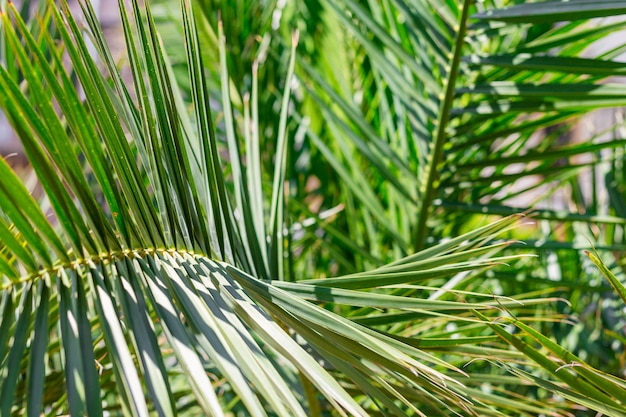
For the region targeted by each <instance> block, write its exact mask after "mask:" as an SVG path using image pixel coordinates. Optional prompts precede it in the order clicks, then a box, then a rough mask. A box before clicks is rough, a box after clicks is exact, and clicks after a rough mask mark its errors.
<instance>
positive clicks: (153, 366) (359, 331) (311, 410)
mask: <svg viewBox="0 0 626 417" xmlns="http://www.w3.org/2000/svg"><path fill="white" fill-rule="evenodd" d="M48 6H49V7H48V8H47V9H46V13H49V16H50V18H51V20H52V21H53V22H54V27H55V30H57V31H58V34H59V37H60V39H61V40H62V42H60V43H59V42H56V41H55V40H54V39H53V38H52V37H51V35H50V33H49V32H47V31H32V30H30V29H29V27H28V25H27V24H26V23H25V22H24V21H23V20H22V18H21V16H20V14H19V13H18V12H17V11H16V9H15V8H14V7H13V6H11V5H10V6H8V10H7V11H6V12H5V13H3V14H2V30H3V36H4V38H5V40H6V45H7V47H8V48H10V50H11V51H12V53H13V54H14V56H15V59H16V65H17V67H18V68H19V70H20V75H21V76H23V78H24V82H21V81H18V79H17V78H16V74H14V73H11V72H9V71H7V69H5V68H4V67H0V90H1V91H2V93H0V106H1V107H2V109H3V110H4V111H5V113H6V115H7V117H8V118H9V120H10V121H11V123H12V125H13V127H14V129H15V130H16V132H17V133H18V135H19V136H20V139H21V140H22V143H23V145H24V149H25V152H26V153H27V156H28V158H29V159H30V161H31V163H32V165H33V169H34V170H35V172H36V174H37V176H38V178H39V183H40V184H41V187H42V188H43V191H44V192H45V198H47V199H49V201H50V206H51V211H50V212H44V211H43V210H42V204H41V202H40V201H38V200H37V198H35V197H34V196H33V195H32V194H31V192H30V190H29V189H28V188H27V187H26V185H25V184H24V183H23V182H22V181H20V179H19V178H18V176H17V174H16V173H15V172H13V171H12V170H11V168H10V167H9V165H8V163H7V161H6V160H4V159H2V160H0V177H1V178H2V180H1V181H0V212H1V216H0V237H1V238H2V250H1V251H0V272H1V273H2V282H1V284H0V289H1V294H2V295H1V298H0V311H2V320H1V322H0V376H1V378H0V381H1V382H0V399H1V401H0V414H1V415H11V414H17V415H21V414H24V413H25V414H28V415H31V416H35V415H41V414H42V413H44V414H50V415H58V414H67V413H69V414H70V415H76V416H78V415H93V416H99V415H104V414H107V415H133V416H145V415H150V414H154V413H156V414H157V415H162V416H172V415H178V414H191V415H193V414H196V415H197V414H198V413H205V414H207V415H218V416H219V415H226V414H228V413H230V412H232V413H233V414H235V413H243V414H245V415H254V416H256V415H268V414H270V415H300V416H304V415H322V414H323V413H331V412H336V413H337V414H343V415H345V414H350V415H363V416H365V415H369V414H376V413H382V414H394V415H407V414H413V415H436V414H442V415H446V414H463V413H475V414H481V415H490V414H497V409H498V408H501V407H502V406H503V404H505V406H506V407H507V408H508V409H510V410H513V411H524V412H532V410H535V409H536V408H537V406H536V405H528V404H523V403H520V404H516V403H515V402H513V401H509V402H508V403H507V402H506V401H504V402H503V401H502V400H498V399H497V398H494V396H491V395H488V393H485V392H482V391H480V390H477V389H473V390H472V389H470V388H467V387H466V386H465V385H464V384H463V383H462V382H460V381H461V379H463V375H465V372H464V371H463V370H461V369H460V367H459V366H460V365H462V364H464V362H466V361H467V357H468V355H469V356H477V355H480V350H481V349H482V348H477V347H476V346H475V344H476V343H482V342H484V343H486V346H485V347H484V349H488V350H489V349H490V351H491V352H492V353H493V354H499V355H504V356H507V355H511V353H510V352H507V350H506V348H503V347H502V346H501V345H498V344H497V343H495V342H496V339H495V338H494V337H492V336H490V335H484V336H482V337H478V338H477V339H476V338H475V336H473V335H474V334H475V329H476V326H479V327H480V328H481V329H483V330H487V329H488V327H489V325H488V324H485V323H483V322H481V321H480V320H477V319H476V318H474V316H473V312H474V311H478V310H480V311H483V313H484V314H488V315H491V314H492V313H498V312H499V311H502V310H503V309H504V310H518V309H520V308H524V307H526V306H533V305H537V304H546V303H550V302H552V301H554V299H550V298H536V297H534V296H532V295H531V294H529V295H528V296H522V297H519V299H515V300H513V299H508V298H501V297H496V296H487V297H486V298H485V296H484V295H483V294H480V293H472V292H469V291H466V292H454V291H451V292H448V291H443V292H444V293H445V294H448V295H450V297H451V298H453V299H446V300H443V299H441V300H440V299H438V298H440V297H441V296H436V297H434V298H433V299H432V300H427V299H422V298H419V297H412V296H411V295H412V294H415V293H416V291H432V290H434V289H436V288H433V287H420V286H419V285H416V284H438V280H439V281H440V280H441V279H447V278H448V277H458V276H459V274H461V275H463V276H466V275H468V274H470V275H471V274H475V273H478V272H480V271H482V270H484V269H486V268H489V267H492V266H494V265H495V264H499V263H502V262H505V261H516V260H518V259H519V257H518V256H501V257H495V254H496V253H497V252H498V251H499V250H501V249H503V248H504V247H506V246H507V245H508V244H509V243H508V242H505V243H502V244H492V243H491V242H493V241H494V239H495V238H496V236H497V235H498V234H499V233H502V232H503V231H506V230H507V229H508V228H509V227H510V226H511V225H512V224H513V223H514V222H515V221H516V218H515V217H512V218H505V219H503V220H501V221H499V222H497V223H494V224H492V225H489V226H485V227H483V228H477V229H476V230H473V231H471V232H470V233H468V234H465V235H462V236H460V237H458V238H455V239H451V240H450V241H448V242H444V243H441V244H440V245H438V246H434V247H432V248H429V249H428V250H426V251H423V252H420V253H418V254H416V255H412V256H409V257H406V258H403V259H400V260H398V261H396V262H395V263H392V264H389V265H387V266H382V267H379V268H378V269H375V270H373V271H370V272H367V273H360V274H352V275H348V276H343V277H337V278H334V279H326V280H308V281H306V280H303V281H301V282H296V283H288V282H285V281H284V280H282V279H281V278H283V276H284V274H283V273H282V272H281V271H282V266H281V265H282V264H283V244H284V240H285V237H284V233H285V229H286V227H285V220H284V215H283V214H282V210H283V207H284V205H285V203H284V200H283V197H282V195H283V190H282V182H283V181H284V178H285V175H286V174H285V173H286V168H285V165H286V162H285V157H284V156H281V155H284V152H285V150H284V149H285V148H286V141H287V137H286V133H285V130H286V127H285V125H286V121H287V117H288V113H287V112H288V105H289V96H290V94H289V88H288V87H286V89H285V91H284V93H283V100H282V106H281V110H280V122H279V124H278V126H279V127H280V132H279V133H278V134H277V140H276V143H277V149H278V151H277V155H278V156H279V157H278V158H277V163H276V169H275V171H274V173H273V179H274V186H273V192H272V194H271V195H270V196H269V197H266V196H265V194H264V193H263V191H262V189H261V188H260V186H259V185H258V182H257V181H255V179H254V175H258V173H259V170H260V168H259V165H260V164H259V161H257V160H256V158H257V157H258V154H259V150H258V148H257V147H258V138H256V139H253V138H254V136H255V135H256V136H258V134H259V132H258V131H253V132H251V134H250V136H249V142H248V145H249V146H247V147H246V148H245V151H241V150H240V149H239V146H240V143H239V141H238V138H237V137H236V131H235V129H234V127H233V124H234V122H233V115H232V110H231V108H230V107H229V103H230V100H229V94H230V92H229V89H228V88H226V86H227V85H228V73H227V69H226V67H227V65H226V62H225V46H224V39H223V36H222V35H221V33H219V31H218V34H219V42H220V45H221V49H220V55H221V58H222V65H221V76H222V81H223V85H224V87H223V90H222V105H223V108H222V111H223V120H224V123H225V129H224V130H225V136H224V138H225V142H226V145H224V144H223V142H221V140H222V138H221V137H218V135H217V134H216V128H215V125H214V120H213V117H212V115H211V111H210V106H211V104H210V100H209V89H208V87H207V85H206V83H205V81H204V76H205V74H204V69H205V67H204V65H203V58H202V56H201V53H200V50H199V41H198V37H197V31H196V28H195V24H196V20H195V19H194V17H193V16H194V12H193V8H192V7H191V5H190V2H188V1H186V0H183V1H182V2H181V10H182V16H183V24H184V32H185V50H186V54H187V59H188V66H189V79H190V85H192V86H193V88H192V93H193V94H192V98H191V99H192V103H193V105H194V108H193V112H192V114H191V115H190V114H189V112H188V109H187V107H186V106H185V104H184V100H183V93H182V92H181V90H180V89H179V88H178V86H177V84H176V83H175V81H174V74H173V69H172V67H171V65H170V63H169V58H168V56H167V55H166V54H165V53H164V52H163V47H162V44H161V41H160V38H159V34H158V32H157V30H156V27H155V24H154V19H153V17H152V15H151V12H150V8H149V6H146V7H145V8H142V7H140V4H139V2H137V1H134V2H133V3H132V11H133V13H129V11H130V10H127V8H126V6H124V2H122V1H120V10H121V15H122V26H123V29H124V34H125V41H126V48H127V52H128V62H129V66H130V77H132V83H127V82H126V79H125V78H124V77H122V75H121V73H120V71H119V70H118V69H117V68H116V65H115V63H114V61H113V58H112V57H111V54H110V52H109V49H108V47H107V44H106V42H105V40H104V38H103V35H102V32H101V29H100V27H99V25H98V23H97V20H96V18H95V13H94V11H93V10H92V9H91V6H90V4H89V3H88V2H81V6H82V8H83V13H84V18H85V21H86V25H87V27H88V28H89V30H86V29H84V28H81V26H80V25H79V24H78V23H77V22H76V20H75V18H74V17H73V15H72V13H71V12H70V10H69V7H68V5H67V4H66V3H65V2H64V3H62V5H61V6H60V8H57V6H55V4H54V3H53V2H52V1H50V2H48ZM199 21H200V22H201V21H202V20H199ZM86 36H89V37H91V40H92V42H93V44H94V45H95V48H96V50H97V51H98V59H95V58H94V57H93V56H92V54H91V49H90V48H89V47H88V45H87V42H86V39H85V38H86ZM294 48H295V38H294ZM65 54H67V57H68V58H69V61H70V62H71V65H69V64H68V62H67V61H66V60H65V58H66V55H65ZM68 67H69V68H70V69H69V70H68V69H67V68H68ZM293 71H294V70H293V59H292V64H291V66H290V68H289V70H288V73H287V80H289V79H290V77H291V74H292V73H293ZM75 80H77V81H78V85H79V86H80V88H79V87H77V86H76V85H75ZM286 85H287V86H288V85H289V82H287V84H286ZM81 91H82V92H83V93H84V99H83V98H82V96H81ZM252 101H253V102H254V99H253V100H252ZM253 127H254V128H258V125H253ZM224 146H225V147H226V148H227V149H228V152H229V154H228V156H229V157H228V162H227V161H226V160H225V158H224V157H223V156H221V155H220V152H222V151H223V150H224ZM281 149H283V150H282V151H281ZM244 158H246V160H247V161H248V165H244V164H243V163H242V162H241V159H244ZM255 164H256V166H257V167H256V168H253V166H254V165H255ZM254 170H256V171H254ZM267 207H269V208H270V210H269V213H267V216H265V214H264V210H265V209H266V208H267ZM259 211H260V213H259ZM265 217H267V218H269V219H270V222H269V226H268V227H267V228H266V227H265ZM287 233H289V229H287ZM488 243H489V244H488ZM269 278H275V279H278V281H272V280H270V279H269ZM366 290H367V291H366ZM454 298H456V299H454ZM333 306H337V307H339V306H347V307H345V309H342V310H341V312H342V314H337V313H336V312H334V311H333ZM324 307H327V308H324ZM342 308H343V307H342ZM377 311H379V312H384V314H381V315H376V314H374V313H375V312H377ZM522 311H523V310H522ZM346 312H350V313H349V314H343V313H346ZM402 315H407V316H411V320H412V321H413V322H414V323H417V322H421V323H422V326H423V328H422V329H421V331H420V338H419V339H416V338H415V337H414V335H415V333H413V332H415V331H417V328H416V327H412V328H411V329H410V331H411V332H410V333H404V332H403V331H402V326H401V323H402V319H401V318H400V316H402ZM418 317H422V319H421V320H417V321H416V318H418ZM389 319H391V321H389ZM448 325H453V326H455V327H456V328H458V330H457V331H455V334H457V336H458V337H459V339H458V341H456V342H455V343H450V342H449V340H448V339H447V338H445V337H443V336H442V334H441V332H442V329H445V328H446V326H448ZM467 344H469V345H471V346H465V345H467ZM429 350H430V351H432V352H429ZM438 351H443V352H446V354H445V357H443V358H442V357H441V356H439V355H437V354H435V353H437V352H438ZM448 358H449V359H448ZM468 393H469V394H471V398H470V395H468ZM507 395H508V396H510V394H507ZM333 410H334V411H333Z"/></svg>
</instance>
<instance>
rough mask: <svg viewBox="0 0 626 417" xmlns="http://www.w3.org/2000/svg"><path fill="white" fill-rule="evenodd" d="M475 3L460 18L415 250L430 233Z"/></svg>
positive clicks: (422, 190) (422, 192) (424, 185)
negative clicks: (451, 114)
mask: <svg viewBox="0 0 626 417" xmlns="http://www.w3.org/2000/svg"><path fill="white" fill-rule="evenodd" d="M470 3H471V0H464V1H463V7H462V9H461V16H460V18H459V29H458V31H457V34H456V41H455V44H454V49H453V51H452V57H451V58H450V69H449V71H448V77H447V79H446V84H445V94H444V97H443V100H442V101H441V103H440V106H439V117H438V119H437V125H436V126H437V132H436V135H435V140H434V141H432V142H431V143H430V148H431V152H430V153H429V154H428V156H427V160H426V161H427V166H426V172H424V173H422V175H420V178H423V182H422V184H421V185H420V193H419V195H420V196H421V198H420V210H419V217H418V221H417V229H416V235H415V243H414V244H415V250H417V251H419V250H421V249H423V248H424V246H425V243H426V232H427V230H428V227H427V224H426V223H427V220H428V217H429V215H430V211H431V209H432V202H433V199H434V197H435V190H436V189H437V187H438V186H439V171H438V167H439V164H440V163H441V162H442V159H443V145H444V144H445V142H446V139H447V136H446V126H447V124H448V121H449V120H450V110H451V109H452V101H453V99H454V87H455V83H456V78H457V71H458V69H459V63H460V62H461V53H462V51H463V44H464V43H465V34H466V33H467V18H468V14H469V6H470Z"/></svg>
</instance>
